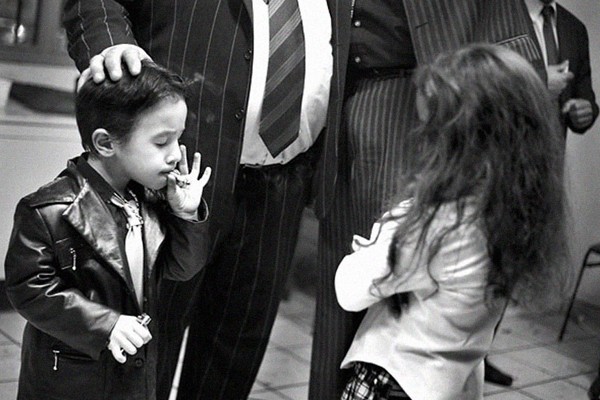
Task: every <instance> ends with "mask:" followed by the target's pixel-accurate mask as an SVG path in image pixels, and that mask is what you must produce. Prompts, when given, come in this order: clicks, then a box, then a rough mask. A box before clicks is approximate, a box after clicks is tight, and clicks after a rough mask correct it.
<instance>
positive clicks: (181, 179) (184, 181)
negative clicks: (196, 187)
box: [175, 175, 190, 187]
mask: <svg viewBox="0 0 600 400" xmlns="http://www.w3.org/2000/svg"><path fill="white" fill-rule="evenodd" d="M175 180H176V181H177V182H176V183H177V186H179V187H186V186H189V185H190V180H189V178H188V177H187V175H175Z"/></svg>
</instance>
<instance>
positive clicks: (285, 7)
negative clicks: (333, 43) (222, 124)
mask: <svg viewBox="0 0 600 400" xmlns="http://www.w3.org/2000/svg"><path fill="white" fill-rule="evenodd" d="M265 2H267V4H268V6H269V66H268V69H267V80H266V86H265V94H264V98H263V106H262V113H261V120H260V129H259V135H260V137H261V138H262V140H263V142H264V143H265V145H266V146H267V149H268V150H269V153H271V155H272V156H273V157H276V156H277V155H278V154H279V153H281V152H282V151H283V150H284V149H285V148H286V147H287V146H289V145H290V144H291V143H292V142H293V141H294V140H296V138H297V137H298V130H299V128H300V109H301V105H302V91H303V89H304V70H305V66H304V56H305V50H304V33H303V31H302V19H301V18H300V10H299V9H298V1H297V0H265Z"/></svg>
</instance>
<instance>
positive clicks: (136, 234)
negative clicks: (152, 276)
mask: <svg viewBox="0 0 600 400" xmlns="http://www.w3.org/2000/svg"><path fill="white" fill-rule="evenodd" d="M131 195H132V196H133V199H132V200H129V201H127V200H125V199H124V198H123V197H122V196H121V195H119V194H117V193H115V194H113V196H112V198H111V199H110V201H111V203H113V204H114V205H116V206H117V207H119V208H120V209H121V210H122V211H123V213H124V214H125V216H126V217H127V236H125V255H126V256H127V264H128V265H129V273H130V274H131V281H132V282H133V288H134V290H135V295H136V299H137V301H138V304H139V305H140V307H142V308H143V307H144V303H143V299H144V240H143V237H142V225H143V224H144V220H143V219H142V216H141V215H140V209H139V206H138V201H137V198H136V197H135V195H134V194H133V193H131Z"/></svg>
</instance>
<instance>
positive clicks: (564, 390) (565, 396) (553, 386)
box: [522, 381, 587, 400]
mask: <svg viewBox="0 0 600 400" xmlns="http://www.w3.org/2000/svg"><path fill="white" fill-rule="evenodd" d="M522 392H523V393H528V394H532V395H534V396H537V397H538V398H540V399H543V400H580V399H581V400H583V399H586V398H587V390H584V389H582V388H580V387H579V386H576V385H573V384H571V383H569V382H567V381H554V382H549V383H546V384H543V385H537V386H531V387H528V388H525V389H522Z"/></svg>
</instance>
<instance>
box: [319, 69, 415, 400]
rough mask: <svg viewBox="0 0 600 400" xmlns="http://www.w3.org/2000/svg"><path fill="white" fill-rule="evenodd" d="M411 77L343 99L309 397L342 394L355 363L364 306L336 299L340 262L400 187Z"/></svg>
mask: <svg viewBox="0 0 600 400" xmlns="http://www.w3.org/2000/svg"><path fill="white" fill-rule="evenodd" d="M414 97H415V93H414V89H413V86H412V84H411V80H410V78H398V79H369V80H361V81H359V83H358V87H357V89H356V92H355V93H354V95H352V96H350V97H349V98H348V99H347V101H346V105H345V107H344V113H345V115H347V116H348V118H347V123H346V125H344V129H345V130H347V137H348V138H349V147H350V154H351V156H350V160H349V165H350V167H349V171H350V175H349V176H347V177H342V176H340V177H338V184H337V185H336V190H337V193H336V196H335V200H334V205H333V207H332V208H331V211H330V212H329V213H328V214H327V217H326V218H325V219H323V220H321V224H320V231H319V239H320V240H319V249H318V256H319V265H320V266H324V267H323V268H321V269H320V272H321V273H320V281H319V289H320V290H319V292H318V294H317V296H318V298H317V304H318V310H317V315H318V316H319V317H318V318H316V319H315V338H319V340H314V341H313V352H312V368H311V381H310V383H311V386H310V394H309V398H311V399H314V400H317V399H339V397H340V395H341V393H342V390H343V388H344V386H345V384H346V380H347V378H348V371H347V370H346V371H341V372H340V371H339V370H338V368H339V365H340V363H341V361H342V358H343V357H344V355H345V354H346V351H347V350H348V348H349V345H350V343H351V341H352V338H353V336H354V332H355V331H356V328H357V327H358V324H359V323H360V320H361V318H362V313H360V314H357V313H347V312H345V311H343V310H342V309H341V308H340V307H339V305H338V304H337V301H336V298H335V289H334V285H333V284H334V276H335V270H336V266H337V265H338V264H339V262H340V261H341V259H342V258H343V256H344V255H346V254H347V253H348V251H349V250H350V243H351V239H352V235H353V234H358V235H363V236H365V237H367V236H369V235H368V234H369V232H370V229H371V226H372V224H373V222H374V221H375V219H377V218H378V217H379V216H380V215H381V212H382V210H383V204H384V203H385V200H383V199H386V198H389V197H390V196H393V195H394V193H396V192H397V191H398V185H399V182H398V180H397V179H395V178H396V177H397V175H398V171H399V170H401V169H402V165H403V163H405V162H407V159H408V154H406V149H408V148H409V147H410V146H409V145H408V143H407V142H406V140H407V139H406V133H407V131H408V129H409V128H410V126H411V124H412V122H413V120H414V118H415V117H416V115H415V110H414V107H413V103H414Z"/></svg>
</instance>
